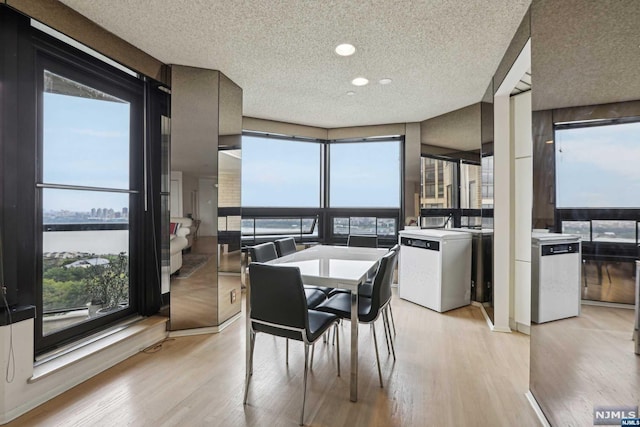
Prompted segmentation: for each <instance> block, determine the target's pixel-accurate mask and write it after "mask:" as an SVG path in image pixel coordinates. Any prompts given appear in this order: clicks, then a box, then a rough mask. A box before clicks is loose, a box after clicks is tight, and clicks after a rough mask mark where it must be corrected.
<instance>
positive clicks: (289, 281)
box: [243, 263, 340, 425]
mask: <svg viewBox="0 0 640 427" xmlns="http://www.w3.org/2000/svg"><path fill="white" fill-rule="evenodd" d="M250 269H251V289H250V294H249V313H250V314H249V320H250V321H249V325H250V326H249V327H250V333H249V336H250V341H249V346H250V347H249V352H250V353H249V364H248V365H247V366H246V373H245V375H246V377H245V386H244V387H245V388H244V402H243V403H244V404H245V405H246V404H247V396H248V392H249V379H250V378H251V376H252V375H253V352H254V349H255V343H256V334H257V333H258V332H263V333H266V334H270V335H276V336H280V337H285V338H287V339H292V340H296V341H302V342H303V343H304V381H303V391H302V412H301V414H300V425H303V423H304V407H305V403H306V398H307V373H308V370H309V346H311V345H313V344H314V343H315V342H316V341H317V340H318V339H319V338H320V337H321V336H323V335H324V333H325V332H326V331H327V330H328V329H329V328H330V327H331V326H332V325H335V326H337V324H338V322H339V321H340V319H339V317H338V316H336V315H335V314H332V313H327V312H321V311H315V310H310V309H309V308H308V306H307V300H306V298H305V293H304V287H303V285H302V277H301V276H300V269H299V268H298V267H293V266H280V265H268V264H260V263H252V264H251V265H250ZM336 342H337V348H336V362H337V367H338V376H340V342H339V340H338V341H336Z"/></svg>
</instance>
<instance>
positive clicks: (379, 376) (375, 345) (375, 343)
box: [371, 322, 383, 388]
mask: <svg viewBox="0 0 640 427" xmlns="http://www.w3.org/2000/svg"><path fill="white" fill-rule="evenodd" d="M371 330H372V331H373V346H374V347H375V348H376V362H378V378H380V388H382V387H383V385H382V370H381V369H380V356H379V355H378V338H376V325H375V323H374V322H371Z"/></svg>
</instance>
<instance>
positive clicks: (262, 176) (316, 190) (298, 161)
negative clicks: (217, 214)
mask: <svg viewBox="0 0 640 427" xmlns="http://www.w3.org/2000/svg"><path fill="white" fill-rule="evenodd" d="M330 150H331V159H330V165H331V166H330V176H331V183H330V188H331V196H330V205H331V207H393V208H398V207H399V206H400V143H399V142H398V141H392V142H376V143H344V144H332V145H331V148H330ZM320 162H321V144H317V143H311V142H299V141H286V140H277V139H269V138H259V137H243V139H242V206H247V207H248V206H251V207H319V206H320V187H321V183H320V179H321V178H320Z"/></svg>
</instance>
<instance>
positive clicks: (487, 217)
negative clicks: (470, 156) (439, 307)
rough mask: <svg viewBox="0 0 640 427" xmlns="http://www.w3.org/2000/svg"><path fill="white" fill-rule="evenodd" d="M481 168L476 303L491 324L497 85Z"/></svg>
mask: <svg viewBox="0 0 640 427" xmlns="http://www.w3.org/2000/svg"><path fill="white" fill-rule="evenodd" d="M480 117H481V122H480V127H481V129H480V137H481V148H480V167H481V174H482V192H481V198H482V202H481V215H482V219H481V222H482V225H481V229H482V249H481V251H480V254H481V257H482V258H481V262H480V263H479V264H480V265H481V266H482V272H481V274H479V275H478V277H477V282H478V283H481V284H482V286H478V287H477V291H476V299H475V300H476V301H478V302H479V303H481V304H482V305H483V307H484V309H485V312H486V313H487V315H488V316H489V319H490V320H491V322H492V323H493V322H494V311H493V282H494V280H493V81H492V82H491V83H489V86H488V87H487V90H486V91H485V93H484V96H483V97H482V102H481V103H480Z"/></svg>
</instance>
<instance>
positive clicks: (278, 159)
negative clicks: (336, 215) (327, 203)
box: [242, 135, 322, 208]
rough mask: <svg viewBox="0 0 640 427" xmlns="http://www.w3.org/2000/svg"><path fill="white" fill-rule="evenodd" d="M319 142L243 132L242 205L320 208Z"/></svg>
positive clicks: (320, 147) (320, 146)
mask: <svg viewBox="0 0 640 427" xmlns="http://www.w3.org/2000/svg"><path fill="white" fill-rule="evenodd" d="M321 149H322V144H319V143H317V142H307V141H296V140H290V139H276V138H268V137H262V136H253V135H244V136H243V138H242V207H315V208H317V207H320V181H321V174H320V167H321V161H320V159H321Z"/></svg>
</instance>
